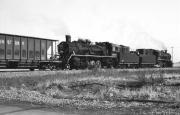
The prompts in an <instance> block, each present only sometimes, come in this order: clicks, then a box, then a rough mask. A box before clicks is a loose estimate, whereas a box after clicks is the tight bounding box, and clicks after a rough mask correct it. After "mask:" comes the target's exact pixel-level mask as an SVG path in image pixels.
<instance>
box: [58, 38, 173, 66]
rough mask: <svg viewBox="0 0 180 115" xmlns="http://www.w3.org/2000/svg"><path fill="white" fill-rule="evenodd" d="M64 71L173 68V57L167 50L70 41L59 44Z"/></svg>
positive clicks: (67, 39) (80, 40)
mask: <svg viewBox="0 0 180 115" xmlns="http://www.w3.org/2000/svg"><path fill="white" fill-rule="evenodd" d="M58 53H59V55H60V58H59V59H60V60H61V61H62V68H67V67H68V68H71V69H84V68H88V67H91V66H98V67H102V68H112V67H113V68H144V67H172V61H171V55H170V54H169V53H167V51H166V50H161V51H159V50H155V49H137V50H136V51H130V48H129V47H128V46H123V45H117V44H112V43H109V42H96V43H95V44H92V43H91V42H90V41H89V40H82V39H79V40H78V41H72V42H71V36H70V35H66V41H65V42H61V43H60V44H59V45H58Z"/></svg>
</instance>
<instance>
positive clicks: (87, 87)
mask: <svg viewBox="0 0 180 115" xmlns="http://www.w3.org/2000/svg"><path fill="white" fill-rule="evenodd" d="M179 80H180V69H179V68H175V69H141V70H116V69H112V70H110V69H107V70H98V69H94V70H83V71H81V70H80V71H74V70H72V71H44V72H43V71H34V72H10V73H0V102H1V103H7V102H11V101H12V102H26V103H31V104H38V105H39V104H40V105H45V106H54V107H75V108H79V109H119V108H124V107H142V106H143V107H149V106H151V107H152V106H157V104H158V106H159V104H160V106H161V105H163V107H164V106H165V107H168V108H175V107H176V108H178V107H179V106H180V89H179V88H180V81H179Z"/></svg>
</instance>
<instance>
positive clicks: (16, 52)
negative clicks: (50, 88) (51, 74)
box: [0, 33, 61, 70]
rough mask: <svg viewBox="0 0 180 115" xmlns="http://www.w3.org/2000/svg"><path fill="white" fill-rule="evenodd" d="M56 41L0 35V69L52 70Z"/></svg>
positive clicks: (55, 63)
mask: <svg viewBox="0 0 180 115" xmlns="http://www.w3.org/2000/svg"><path fill="white" fill-rule="evenodd" d="M56 42H57V40H52V39H44V38H37V37H28V36H19V35H12V34H3V33H1V34H0V68H28V69H30V70H34V69H36V68H38V69H46V68H50V69H53V68H54V67H55V66H59V64H60V63H61V62H60V61H58V62H55V61H53V58H52V57H54V54H55V52H54V51H53V50H54V48H55V46H56Z"/></svg>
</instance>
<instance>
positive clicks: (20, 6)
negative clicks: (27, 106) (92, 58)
mask: <svg viewBox="0 0 180 115" xmlns="http://www.w3.org/2000/svg"><path fill="white" fill-rule="evenodd" d="M0 33H11V34H20V35H27V36H37V37H45V38H52V39H58V40H60V41H63V40H65V38H64V35H65V34H71V35H72V37H73V38H72V39H73V40H77V39H78V37H79V38H86V39H90V40H91V41H93V42H95V41H109V42H112V43H116V44H123V45H128V46H130V47H131V48H132V49H135V48H156V49H166V48H167V49H168V50H169V52H170V53H171V46H173V47H174V61H180V45H179V44H180V0H0Z"/></svg>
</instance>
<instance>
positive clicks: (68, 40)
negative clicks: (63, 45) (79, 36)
mask: <svg viewBox="0 0 180 115" xmlns="http://www.w3.org/2000/svg"><path fill="white" fill-rule="evenodd" d="M66 42H68V43H69V42H71V35H66Z"/></svg>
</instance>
